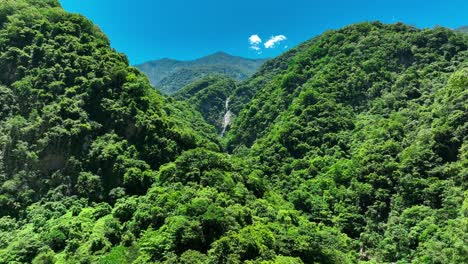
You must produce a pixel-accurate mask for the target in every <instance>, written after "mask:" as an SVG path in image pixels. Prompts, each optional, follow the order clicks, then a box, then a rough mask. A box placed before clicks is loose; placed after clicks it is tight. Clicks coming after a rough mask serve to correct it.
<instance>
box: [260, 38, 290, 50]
mask: <svg viewBox="0 0 468 264" xmlns="http://www.w3.org/2000/svg"><path fill="white" fill-rule="evenodd" d="M286 39H287V38H286V36H285V35H278V36H273V37H271V38H270V39H269V40H268V41H267V42H265V44H264V45H265V48H267V49H271V48H274V47H275V45H276V44H278V43H280V42H281V41H285V40H286Z"/></svg>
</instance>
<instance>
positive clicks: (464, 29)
mask: <svg viewBox="0 0 468 264" xmlns="http://www.w3.org/2000/svg"><path fill="white" fill-rule="evenodd" d="M455 30H456V31H459V32H464V33H468V26H462V27H459V28H457V29H455Z"/></svg>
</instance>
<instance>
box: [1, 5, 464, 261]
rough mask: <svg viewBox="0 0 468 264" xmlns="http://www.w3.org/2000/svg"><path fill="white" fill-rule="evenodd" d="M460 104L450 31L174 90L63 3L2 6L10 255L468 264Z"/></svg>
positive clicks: (377, 27) (370, 32)
mask: <svg viewBox="0 0 468 264" xmlns="http://www.w3.org/2000/svg"><path fill="white" fill-rule="evenodd" d="M226 100H229V101H230V104H229V111H231V112H232V114H233V118H232V120H231V122H230V124H229V128H228V130H227V132H226V133H225V134H223V136H222V137H221V136H219V131H220V129H221V126H220V118H222V116H223V115H224V112H225V111H226V109H225V102H226ZM467 108H468V35H467V34H465V33H462V32H456V31H452V30H450V29H446V28H442V27H436V28H434V29H418V28H415V27H412V26H408V25H405V24H402V23H396V24H383V23H380V22H364V23H359V24H354V25H350V26H347V27H345V28H342V29H339V30H333V31H327V32H325V33H323V34H322V35H320V36H317V37H315V38H313V39H311V40H310V41H307V42H305V43H303V44H301V45H299V46H298V47H296V48H293V49H291V50H289V51H287V52H286V53H284V54H283V55H281V56H279V57H277V58H274V59H272V60H269V61H267V62H266V63H265V64H264V65H263V66H262V67H261V68H260V69H259V70H258V72H257V73H255V74H254V75H253V76H252V77H250V78H248V79H247V80H245V81H242V82H238V81H234V80H232V79H230V78H228V77H226V76H209V77H206V78H204V79H202V80H199V81H197V82H195V83H193V84H189V85H188V86H187V87H185V88H183V89H182V90H180V91H179V92H178V93H176V94H175V95H174V96H171V97H169V96H165V95H162V94H161V93H160V92H159V91H157V90H155V89H154V88H153V87H152V86H151V85H150V82H149V81H148V79H147V77H146V76H145V75H143V74H142V73H140V72H139V71H138V70H137V69H136V68H134V67H131V66H129V63H128V60H127V58H126V56H125V55H124V54H121V53H118V52H117V51H115V50H114V49H112V48H111V46H110V41H109V39H108V38H107V37H106V36H105V35H104V34H103V33H102V32H101V30H100V29H99V28H98V27H96V26H95V25H93V23H92V22H90V21H89V20H87V19H86V18H84V17H83V16H81V15H77V14H69V13H66V12H65V11H64V10H63V9H62V8H61V7H60V5H59V3H58V2H57V1H56V0H0V263H35V264H39V263H42V264H46V263H67V264H68V263H72V264H74V263H77V264H78V263H102V264H105V263H106V264H107V263H137V264H139V263H141V264H142V263H190V264H194V263H213V264H215V263H251V264H254V263H258V264H273V263H280V264H293V263H368V264H370V263H457V264H458V263H468V189H467V188H468V141H467V139H468V109H467Z"/></svg>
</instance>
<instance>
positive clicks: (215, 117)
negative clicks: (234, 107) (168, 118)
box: [174, 75, 237, 134]
mask: <svg viewBox="0 0 468 264" xmlns="http://www.w3.org/2000/svg"><path fill="white" fill-rule="evenodd" d="M236 87H237V85H236V82H235V81H234V80H233V79H231V78H229V77H225V76H222V75H214V76H208V77H205V78H202V79H200V80H198V81H195V82H194V83H192V84H190V85H187V86H186V87H184V88H182V89H181V90H179V91H178V92H177V93H175V94H174V97H175V98H176V99H177V100H181V101H186V102H187V103H188V104H189V105H191V106H193V107H195V109H196V110H197V111H198V112H200V113H201V114H202V116H203V118H204V119H205V120H206V122H208V123H209V124H211V125H213V126H215V127H216V129H217V131H218V134H219V133H220V132H221V131H222V130H223V123H224V122H223V121H224V114H225V112H226V101H227V100H228V99H229V98H230V97H231V96H232V94H233V92H234V90H236Z"/></svg>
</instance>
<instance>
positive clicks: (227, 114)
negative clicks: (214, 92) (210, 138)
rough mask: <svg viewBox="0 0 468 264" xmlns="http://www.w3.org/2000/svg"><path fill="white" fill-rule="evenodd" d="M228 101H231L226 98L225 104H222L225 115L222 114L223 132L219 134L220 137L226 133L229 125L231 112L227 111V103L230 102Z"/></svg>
mask: <svg viewBox="0 0 468 264" xmlns="http://www.w3.org/2000/svg"><path fill="white" fill-rule="evenodd" d="M230 100H231V99H230V98H229V97H228V98H227V99H226V102H225V104H224V110H225V114H224V120H223V131H221V134H220V136H221V137H223V136H224V133H226V129H227V127H228V126H229V124H230V123H231V116H232V112H231V110H229V102H230Z"/></svg>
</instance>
